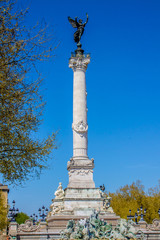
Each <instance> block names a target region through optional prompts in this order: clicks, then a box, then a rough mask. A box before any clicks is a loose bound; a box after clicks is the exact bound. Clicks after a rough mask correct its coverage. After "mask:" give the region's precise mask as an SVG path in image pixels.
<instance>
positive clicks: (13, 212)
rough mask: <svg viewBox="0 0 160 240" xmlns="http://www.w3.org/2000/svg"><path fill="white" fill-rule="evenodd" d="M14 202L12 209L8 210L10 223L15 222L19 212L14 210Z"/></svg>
mask: <svg viewBox="0 0 160 240" xmlns="http://www.w3.org/2000/svg"><path fill="white" fill-rule="evenodd" d="M15 203H16V202H15V200H13V202H12V204H13V207H12V208H10V209H9V213H8V218H9V219H10V222H15V221H16V220H15V216H16V215H17V213H18V212H19V209H18V208H17V209H16V208H15Z"/></svg>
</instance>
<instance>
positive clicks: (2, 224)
mask: <svg viewBox="0 0 160 240" xmlns="http://www.w3.org/2000/svg"><path fill="white" fill-rule="evenodd" d="M7 212H8V209H7V205H6V200H5V197H4V194H3V193H2V191H0V234H1V231H3V230H4V229H5V228H6V226H7Z"/></svg>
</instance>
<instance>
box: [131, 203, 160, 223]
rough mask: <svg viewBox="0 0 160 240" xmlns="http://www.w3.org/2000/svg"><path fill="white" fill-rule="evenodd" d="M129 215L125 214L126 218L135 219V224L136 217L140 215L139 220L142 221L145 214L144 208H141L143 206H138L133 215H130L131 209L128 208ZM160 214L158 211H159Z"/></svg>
mask: <svg viewBox="0 0 160 240" xmlns="http://www.w3.org/2000/svg"><path fill="white" fill-rule="evenodd" d="M129 213H130V215H128V216H127V219H130V220H131V219H135V222H136V224H138V217H140V220H139V222H143V221H144V216H145V215H146V208H145V209H144V210H143V207H142V206H141V207H140V208H138V209H137V212H136V213H135V215H134V216H133V215H131V210H129ZM159 214H160V211H159Z"/></svg>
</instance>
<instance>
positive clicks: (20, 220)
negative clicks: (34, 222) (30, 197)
mask: <svg viewBox="0 0 160 240" xmlns="http://www.w3.org/2000/svg"><path fill="white" fill-rule="evenodd" d="M27 219H29V216H28V215H27V214H26V213H23V212H20V213H17V216H16V222H17V223H18V224H22V223H25V221H26V220H27Z"/></svg>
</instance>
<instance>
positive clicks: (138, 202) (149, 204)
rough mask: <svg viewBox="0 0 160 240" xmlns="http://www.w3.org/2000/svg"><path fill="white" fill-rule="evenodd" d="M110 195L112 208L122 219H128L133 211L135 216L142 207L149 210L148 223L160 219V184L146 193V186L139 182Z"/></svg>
mask: <svg viewBox="0 0 160 240" xmlns="http://www.w3.org/2000/svg"><path fill="white" fill-rule="evenodd" d="M109 195H110V196H111V197H112V200H111V206H112V208H113V210H114V212H115V213H116V214H117V215H119V216H120V217H121V218H124V219H127V215H129V210H131V215H134V214H135V213H136V212H137V209H138V208H140V207H141V206H142V207H143V209H145V208H146V210H147V211H146V216H145V217H144V219H145V221H146V222H147V223H152V221H153V219H155V218H158V209H159V208H160V184H159V185H158V186H156V187H155V188H150V189H149V190H148V191H147V192H145V191H144V186H143V185H142V184H141V182H140V181H137V182H136V183H132V184H131V185H125V186H124V187H121V188H120V189H118V190H117V191H116V193H109ZM139 219H140V217H139V218H138V220H139Z"/></svg>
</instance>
